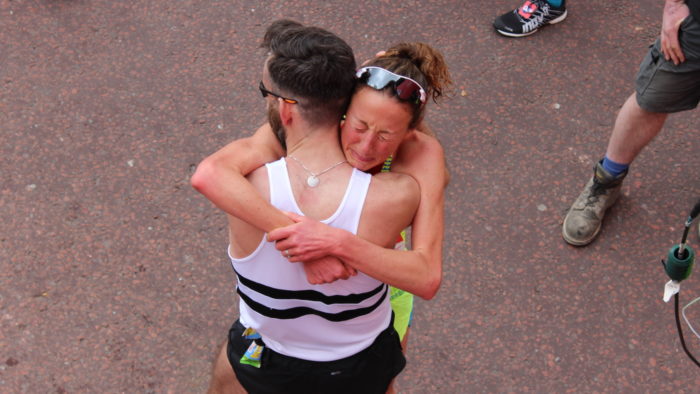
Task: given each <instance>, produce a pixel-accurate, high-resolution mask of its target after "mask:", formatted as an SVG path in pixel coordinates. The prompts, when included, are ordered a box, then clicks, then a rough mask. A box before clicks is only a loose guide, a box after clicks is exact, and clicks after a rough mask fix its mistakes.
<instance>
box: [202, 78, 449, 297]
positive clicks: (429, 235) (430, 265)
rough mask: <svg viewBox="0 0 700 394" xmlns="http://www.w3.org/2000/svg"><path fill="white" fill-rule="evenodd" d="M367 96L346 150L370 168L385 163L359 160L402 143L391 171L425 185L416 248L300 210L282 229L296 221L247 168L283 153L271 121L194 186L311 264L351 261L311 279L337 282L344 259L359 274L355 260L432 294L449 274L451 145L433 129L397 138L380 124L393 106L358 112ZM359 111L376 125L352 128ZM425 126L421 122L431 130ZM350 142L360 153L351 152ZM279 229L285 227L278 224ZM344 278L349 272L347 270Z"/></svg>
mask: <svg viewBox="0 0 700 394" xmlns="http://www.w3.org/2000/svg"><path fill="white" fill-rule="evenodd" d="M365 91H367V92H372V93H375V94H379V95H381V93H379V92H376V91H373V90H372V89H369V88H367V89H361V90H360V91H359V92H358V94H360V93H361V92H365ZM362 103H364V101H363V100H358V99H357V97H355V98H354V99H353V101H352V104H351V107H350V108H349V109H348V120H347V121H346V122H345V123H344V125H343V132H342V133H343V134H342V135H343V140H344V141H343V145H344V146H343V150H344V153H345V154H346V158H347V159H348V161H349V162H350V164H351V165H357V167H358V168H359V169H362V170H365V171H367V170H369V169H370V168H363V167H362V165H364V166H368V165H371V164H374V166H376V165H377V164H379V162H377V163H372V162H370V161H366V162H365V163H359V162H360V160H356V159H367V158H368V157H370V156H373V155H372V154H371V153H372V152H374V151H381V150H383V149H389V148H388V147H391V145H392V144H393V146H394V148H393V149H396V148H395V146H396V145H397V144H400V146H399V148H398V151H396V152H395V160H394V164H393V165H392V172H397V173H403V174H407V175H410V176H412V177H413V178H414V179H415V180H416V181H417V182H418V185H419V187H420V203H419V206H418V210H417V212H416V214H415V216H414V218H413V221H412V233H411V235H412V237H411V241H412V242H411V243H412V248H413V249H412V250H410V251H399V250H393V249H389V248H383V247H381V246H378V245H374V244H372V243H370V242H367V241H366V240H364V239H361V238H360V237H357V236H354V235H352V234H350V233H348V232H343V231H342V230H341V231H338V230H337V229H333V228H330V227H328V226H324V225H322V224H321V223H318V222H315V221H313V220H311V219H308V218H300V217H293V218H294V219H296V220H298V222H297V223H296V224H294V225H293V226H290V227H287V228H281V227H284V226H285V225H288V224H293V223H294V220H293V219H292V218H289V217H287V216H286V215H285V214H284V213H282V212H281V211H279V210H277V209H276V208H274V207H272V206H271V205H270V204H269V203H268V202H267V201H266V200H265V199H264V198H263V197H262V196H260V194H259V193H258V192H257V191H256V189H255V188H253V187H252V186H251V184H250V183H249V182H247V181H246V179H245V175H246V174H248V173H250V172H251V171H253V170H254V169H255V168H257V167H259V166H261V165H263V164H264V163H267V162H270V161H274V160H276V159H278V158H279V157H281V156H282V155H283V154H284V151H283V150H282V147H281V146H280V145H279V143H278V142H277V140H276V139H275V136H274V133H273V132H272V129H271V128H270V127H269V125H267V124H266V125H263V126H262V127H260V128H259V129H258V130H257V131H256V132H255V134H254V135H253V136H252V137H249V138H244V139H242V140H237V141H234V142H232V143H230V144H229V145H227V146H226V147H224V148H222V149H221V150H220V151H218V152H216V153H214V154H213V155H211V156H209V157H208V158H206V159H205V160H204V161H203V162H202V163H201V164H200V165H199V167H198V168H197V171H196V172H195V174H194V175H193V177H192V185H193V186H194V187H195V188H196V189H197V190H198V191H200V192H201V193H202V194H204V195H205V196H206V197H207V198H208V199H209V200H211V201H212V202H214V204H215V205H216V206H217V207H219V208H220V209H222V210H223V211H225V212H227V213H229V214H230V215H233V216H236V217H238V218H240V219H242V220H244V221H246V222H248V223H250V224H252V225H253V226H255V227H257V228H259V229H261V230H263V231H266V232H268V233H269V239H270V240H277V241H279V242H278V244H277V248H278V249H279V250H281V251H285V250H287V249H289V252H290V254H291V255H292V257H291V258H290V261H293V262H296V261H305V262H306V263H305V264H306V265H309V262H310V261H313V263H312V264H316V265H318V266H319V267H320V266H323V267H324V269H328V267H329V266H328V265H327V264H323V263H321V262H319V261H318V260H313V259H315V258H321V257H323V256H335V257H338V258H340V259H341V260H342V261H343V262H344V263H345V264H346V265H340V264H337V265H334V266H333V267H335V268H333V269H332V270H331V271H333V272H331V273H329V272H328V271H324V272H325V275H317V276H316V277H315V278H311V277H310V278H309V281H310V282H311V283H327V282H328V281H330V280H328V278H331V277H334V275H336V273H337V271H341V269H340V268H338V267H339V266H340V267H343V269H342V271H343V274H344V275H350V274H353V273H354V272H353V270H351V269H350V268H347V266H350V267H352V268H353V269H356V270H361V271H362V272H364V273H366V274H367V275H370V276H372V277H374V278H376V279H379V280H381V281H383V282H385V283H388V284H390V285H392V286H395V287H398V288H400V289H402V290H406V291H409V292H411V293H413V294H416V295H418V296H420V297H422V298H425V299H431V298H432V297H434V295H435V293H436V292H437V289H438V288H439V286H440V281H441V278H442V239H443V224H444V215H443V206H444V188H445V186H446V184H447V181H448V179H447V171H446V168H445V160H444V152H443V150H442V147H441V146H440V143H439V142H438V141H437V139H436V138H434V137H433V136H432V135H431V133H430V132H429V131H428V130H426V131H427V132H416V131H409V132H407V133H405V135H404V136H403V137H402V138H401V139H400V140H393V141H391V132H394V133H396V130H391V129H392V127H391V125H389V126H381V124H382V123H381V121H380V120H379V119H377V116H386V114H387V113H388V112H387V111H383V112H380V113H379V114H375V115H372V116H367V115H365V114H364V113H363V115H362V116H359V115H357V114H359V113H360V112H359V111H353V107H357V106H358V105H361V104H362ZM397 105H398V104H397ZM357 108H360V107H357ZM357 108H356V109H357ZM355 116H357V117H358V118H361V119H360V120H361V122H360V123H362V122H364V123H365V124H367V125H368V126H369V128H368V130H364V131H357V130H349V129H347V128H348V127H350V126H355V125H356V124H357V123H354V119H355ZM421 126H422V125H421ZM421 126H419V128H421V129H426V128H425V126H422V127H421ZM386 132H389V134H388V135H387V133H386ZM353 133H354V134H353ZM385 136H386V137H385ZM353 138H354V139H353ZM384 138H388V140H384ZM346 139H347V140H348V141H345V140H346ZM348 147H351V148H348ZM348 149H352V150H353V151H355V152H359V154H357V155H353V154H348ZM390 153H391V152H382V153H381V154H380V155H377V156H376V160H377V161H380V162H383V160H384V159H385V158H386V157H387V156H388V154H390ZM375 176H380V175H375ZM275 229H278V230H276V231H273V230H275ZM310 245H313V246H310ZM314 249H315V250H314ZM326 258H328V257H326ZM305 268H306V267H305ZM308 275H309V270H308V269H307V276H308ZM337 277H339V278H342V276H341V275H338V276H337ZM312 280H316V281H317V282H313V281H312Z"/></svg>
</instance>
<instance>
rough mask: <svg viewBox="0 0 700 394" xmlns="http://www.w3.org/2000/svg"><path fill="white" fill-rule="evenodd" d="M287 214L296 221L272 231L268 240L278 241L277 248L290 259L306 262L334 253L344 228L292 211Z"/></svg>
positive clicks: (294, 261) (286, 213)
mask: <svg viewBox="0 0 700 394" xmlns="http://www.w3.org/2000/svg"><path fill="white" fill-rule="evenodd" d="M285 215H287V216H288V217H289V218H291V219H292V220H294V222H295V223H294V224H290V225H289V226H286V227H281V228H278V229H275V230H272V231H270V233H269V234H268V236H267V240H268V241H271V242H276V245H275V247H276V248H277V250H279V251H280V252H282V254H283V255H284V256H285V257H287V259H288V260H289V261H291V262H293V263H296V262H305V261H311V260H317V259H320V258H322V257H325V256H329V255H333V253H332V251H333V249H334V248H335V247H337V246H338V244H339V242H340V238H341V237H342V234H340V233H339V232H342V231H343V230H341V229H337V228H334V227H331V226H328V225H326V224H323V223H321V222H319V221H316V220H313V219H310V218H307V217H305V216H300V215H297V214H294V213H291V212H285Z"/></svg>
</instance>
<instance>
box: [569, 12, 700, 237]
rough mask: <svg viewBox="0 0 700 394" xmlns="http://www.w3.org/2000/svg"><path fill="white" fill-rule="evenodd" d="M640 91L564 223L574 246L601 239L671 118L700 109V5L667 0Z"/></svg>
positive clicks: (640, 75)
mask: <svg viewBox="0 0 700 394" xmlns="http://www.w3.org/2000/svg"><path fill="white" fill-rule="evenodd" d="M635 90H636V92H635V93H634V94H632V95H631V96H630V97H629V98H628V99H627V101H626V102H625V104H624V105H623V106H622V108H621V109H620V112H619V114H618V115H617V119H616V120H615V126H614V128H613V131H612V136H611V137H610V141H609V142H608V148H607V151H606V153H605V157H604V158H603V159H602V160H600V161H599V162H598V163H596V165H595V167H594V169H593V171H594V173H593V177H592V178H591V179H590V180H589V181H588V183H587V184H586V186H585V187H584V189H583V192H581V194H580V195H579V197H578V198H577V199H576V201H575V202H574V204H573V206H572V207H571V209H570V210H569V213H568V214H567V215H566V218H565V219H564V225H563V228H562V235H563V237H564V240H565V241H566V242H568V243H569V244H571V245H574V246H583V245H588V244H589V243H590V242H592V241H593V240H594V239H595V237H596V236H597V235H598V233H599V232H600V229H601V226H602V223H603V217H604V215H605V211H606V210H607V209H608V208H610V207H611V206H612V205H613V204H614V203H615V201H616V200H617V197H618V196H619V194H620V189H621V187H622V181H623V179H624V178H625V176H626V175H627V173H628V170H629V166H630V164H631V163H632V161H633V160H634V159H635V158H636V157H637V155H638V154H639V153H640V152H641V151H642V149H644V147H645V146H647V145H648V144H649V143H650V142H651V141H652V140H653V139H654V137H656V135H657V134H659V132H661V128H662V127H663V125H664V123H665V122H666V118H667V117H668V114H670V113H675V112H680V111H686V110H690V109H693V108H696V107H697V105H698V101H700V0H685V1H684V0H666V3H665V5H664V11H663V18H662V30H661V36H660V37H659V38H658V39H657V40H656V42H655V43H654V44H653V45H652V46H651V47H650V48H649V51H648V53H647V54H646V57H645V58H644V60H643V61H642V64H641V66H640V68H639V73H638V74H637V79H636V85H635Z"/></svg>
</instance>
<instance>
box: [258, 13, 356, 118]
mask: <svg viewBox="0 0 700 394" xmlns="http://www.w3.org/2000/svg"><path fill="white" fill-rule="evenodd" d="M261 46H262V47H263V48H266V49H268V50H269V52H270V57H269V59H268V62H267V70H268V71H269V74H270V78H271V79H272V82H273V83H274V84H275V85H276V86H275V88H276V89H279V90H280V92H281V93H280V94H282V95H285V96H287V97H290V98H293V99H297V100H298V101H299V109H300V112H301V114H302V116H303V117H304V119H306V120H307V121H308V122H309V123H311V124H313V125H326V124H330V123H336V122H339V121H340V117H341V116H342V115H343V113H344V112H345V110H346V109H347V105H348V103H349V102H350V97H351V95H352V93H353V90H354V87H355V55H354V54H353V52H352V49H351V48H350V46H349V45H348V44H347V43H346V42H345V41H343V40H342V39H341V38H340V37H338V36H336V35H335V34H333V33H331V32H329V31H327V30H324V29H321V28H318V27H313V26H304V25H302V24H300V23H299V22H295V21H291V20H288V19H281V20H278V21H275V22H273V23H272V24H271V25H270V26H269V27H268V28H267V31H266V32H265V37H264V38H263V42H262V45H261Z"/></svg>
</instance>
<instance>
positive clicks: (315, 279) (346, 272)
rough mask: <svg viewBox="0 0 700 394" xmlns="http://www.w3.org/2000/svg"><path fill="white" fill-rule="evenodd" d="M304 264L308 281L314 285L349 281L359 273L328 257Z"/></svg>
mask: <svg viewBox="0 0 700 394" xmlns="http://www.w3.org/2000/svg"><path fill="white" fill-rule="evenodd" d="M303 264H304V272H305V273H306V280H307V281H308V282H309V283H311V284H312V285H320V284H323V283H332V282H335V281H336V280H338V279H348V278H349V277H351V276H355V275H357V271H355V269H353V268H352V267H348V266H347V265H345V264H343V263H342V262H341V261H340V260H338V259H337V258H335V257H332V256H327V257H322V258H320V259H318V260H313V261H309V262H306V263H303Z"/></svg>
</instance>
